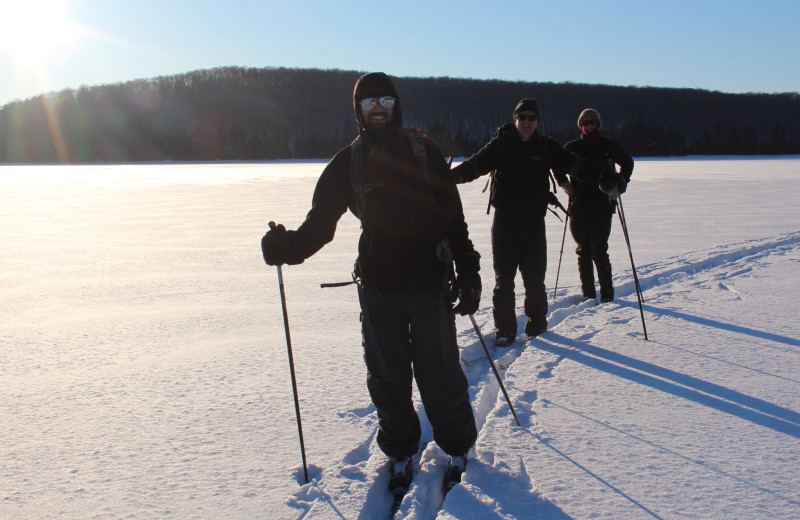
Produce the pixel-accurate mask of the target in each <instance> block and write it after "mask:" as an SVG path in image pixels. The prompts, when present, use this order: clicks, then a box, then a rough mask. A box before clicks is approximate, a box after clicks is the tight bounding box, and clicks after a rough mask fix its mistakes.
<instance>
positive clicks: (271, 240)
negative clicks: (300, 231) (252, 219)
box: [261, 222, 291, 265]
mask: <svg viewBox="0 0 800 520" xmlns="http://www.w3.org/2000/svg"><path fill="white" fill-rule="evenodd" d="M269 228H270V229H269V231H267V234H266V235H264V237H263V238H262V239H261V253H262V254H263V255H264V261H265V262H266V263H267V265H282V264H285V263H286V260H287V258H289V252H290V251H291V243H290V241H289V232H288V231H286V227H285V226H284V225H283V224H278V225H277V226H276V225H275V223H274V222H270V223H269Z"/></svg>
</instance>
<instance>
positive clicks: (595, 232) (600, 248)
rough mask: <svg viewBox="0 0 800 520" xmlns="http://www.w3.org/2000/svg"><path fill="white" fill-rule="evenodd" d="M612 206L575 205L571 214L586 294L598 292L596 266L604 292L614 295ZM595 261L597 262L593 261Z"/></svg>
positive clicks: (592, 294) (584, 293)
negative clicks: (610, 247)
mask: <svg viewBox="0 0 800 520" xmlns="http://www.w3.org/2000/svg"><path fill="white" fill-rule="evenodd" d="M612 216H613V213H612V208H611V207H610V206H599V207H598V206H589V205H587V206H583V205H577V204H576V205H574V206H573V208H572V214H571V215H570V217H571V218H570V226H569V229H570V232H571V233H572V238H574V239H575V243H576V244H577V245H578V246H577V248H576V249H575V252H576V253H577V255H578V273H579V274H580V278H581V290H582V292H583V295H584V296H586V297H589V298H594V297H595V296H596V291H595V287H594V266H596V267H597V278H598V280H599V281H600V292H601V294H605V295H609V294H610V295H611V296H612V297H613V294H614V287H613V285H612V282H611V261H610V259H609V257H608V237H609V236H610V235H611V221H612ZM592 263H594V266H593V265H592Z"/></svg>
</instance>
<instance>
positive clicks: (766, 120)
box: [0, 67, 800, 163]
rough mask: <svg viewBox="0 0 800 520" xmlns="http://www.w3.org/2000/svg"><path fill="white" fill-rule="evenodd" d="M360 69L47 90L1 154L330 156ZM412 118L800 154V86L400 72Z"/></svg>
mask: <svg viewBox="0 0 800 520" xmlns="http://www.w3.org/2000/svg"><path fill="white" fill-rule="evenodd" d="M359 74H360V73H359V72H356V71H342V70H319V69H287V68H240V67H225V68H216V69H209V70H198V71H194V72H188V73H185V74H177V75H173V76H163V77H157V78H153V79H147V80H135V81H129V82H125V83H116V84H112V85H100V86H94V87H89V86H82V87H80V88H79V89H78V90H72V89H67V90H63V91H61V92H56V93H50V94H43V95H40V96H38V97H34V98H31V99H27V100H20V101H14V102H11V103H8V104H6V105H4V106H3V107H0V162H4V163H75V162H136V161H164V160H172V161H211V160H263V159H291V158H329V157H331V156H332V155H333V154H334V153H335V152H336V150H338V149H339V148H341V147H342V146H344V145H346V144H347V143H348V142H350V141H351V140H352V139H353V138H354V137H355V135H356V133H357V130H358V129H357V127H356V123H355V117H354V113H353V103H352V91H353V85H354V83H355V81H356V79H357V78H358V76H359ZM395 83H396V86H397V89H398V91H399V93H400V96H401V99H402V103H403V111H404V116H405V121H404V123H405V125H406V126H419V127H421V128H422V129H423V131H425V132H426V133H427V134H428V136H429V137H431V138H432V139H433V140H434V141H435V142H436V143H437V144H439V146H440V147H441V148H442V151H443V152H444V153H445V155H454V156H457V157H463V156H469V155H470V154H472V153H474V152H475V151H477V150H478V149H479V148H480V146H481V145H482V144H483V143H485V142H486V141H487V140H488V139H489V138H491V136H492V135H493V133H494V131H495V129H496V128H497V127H498V126H499V125H501V124H503V123H506V122H510V121H511V120H512V111H513V108H514V105H515V104H516V102H517V101H518V100H519V99H521V98H525V97H530V98H535V99H537V100H538V102H539V110H540V112H541V114H540V131H541V132H543V133H546V134H549V135H551V136H553V137H555V138H556V139H558V140H559V141H561V142H562V143H565V142H567V141H569V140H572V139H575V138H577V137H578V135H579V129H578V128H577V126H576V120H577V117H578V114H579V113H580V111H581V110H583V109H584V108H586V107H593V108H595V109H597V110H598V111H599V112H600V114H601V116H602V117H603V132H604V133H605V134H606V135H609V136H611V137H614V138H616V139H618V140H619V141H620V142H621V143H622V144H623V146H625V148H626V149H628V150H629V151H630V153H631V154H632V155H634V156H674V155H774V154H800V125H798V124H797V121H800V96H798V94H797V93H786V94H725V93H721V92H711V91H705V90H697V89H671V88H669V89H668V88H654V87H621V86H608V85H587V84H574V83H525V82H511V81H496V80H475V79H456V78H446V77H445V78H441V77H440V78H408V77H403V78H395Z"/></svg>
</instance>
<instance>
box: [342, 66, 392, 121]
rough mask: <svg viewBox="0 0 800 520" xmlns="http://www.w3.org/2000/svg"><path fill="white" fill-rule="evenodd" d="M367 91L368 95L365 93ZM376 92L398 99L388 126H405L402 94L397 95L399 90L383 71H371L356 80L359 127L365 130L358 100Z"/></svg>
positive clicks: (354, 99)
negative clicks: (401, 102)
mask: <svg viewBox="0 0 800 520" xmlns="http://www.w3.org/2000/svg"><path fill="white" fill-rule="evenodd" d="M370 91H374V92H370ZM365 93H367V94H368V95H364V94H365ZM375 94H378V95H384V96H392V97H394V98H395V99H396V101H395V103H394V110H393V112H392V120H391V121H389V124H388V125H387V127H388V128H392V129H400V128H403V109H402V105H401V104H400V96H398V95H397V90H396V89H395V88H394V84H393V83H392V80H391V79H389V76H387V75H386V74H384V73H383V72H370V73H369V74H364V75H362V76H361V77H360V78H358V80H357V81H356V86H355V88H353V111H354V112H355V115H356V121H358V128H359V129H361V130H364V123H363V122H362V121H361V107H359V106H358V101H359V100H360V99H362V98H364V97H370V95H375Z"/></svg>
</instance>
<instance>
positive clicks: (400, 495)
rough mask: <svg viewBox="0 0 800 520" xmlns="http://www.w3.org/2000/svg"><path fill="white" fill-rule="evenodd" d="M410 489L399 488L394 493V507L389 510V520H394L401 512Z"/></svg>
mask: <svg viewBox="0 0 800 520" xmlns="http://www.w3.org/2000/svg"><path fill="white" fill-rule="evenodd" d="M408 489H409V488H397V489H394V490H393V491H392V507H391V509H390V510H389V516H388V517H387V518H388V520H393V519H394V515H396V514H397V511H399V510H400V504H402V503H403V499H404V498H405V497H406V493H408Z"/></svg>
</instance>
